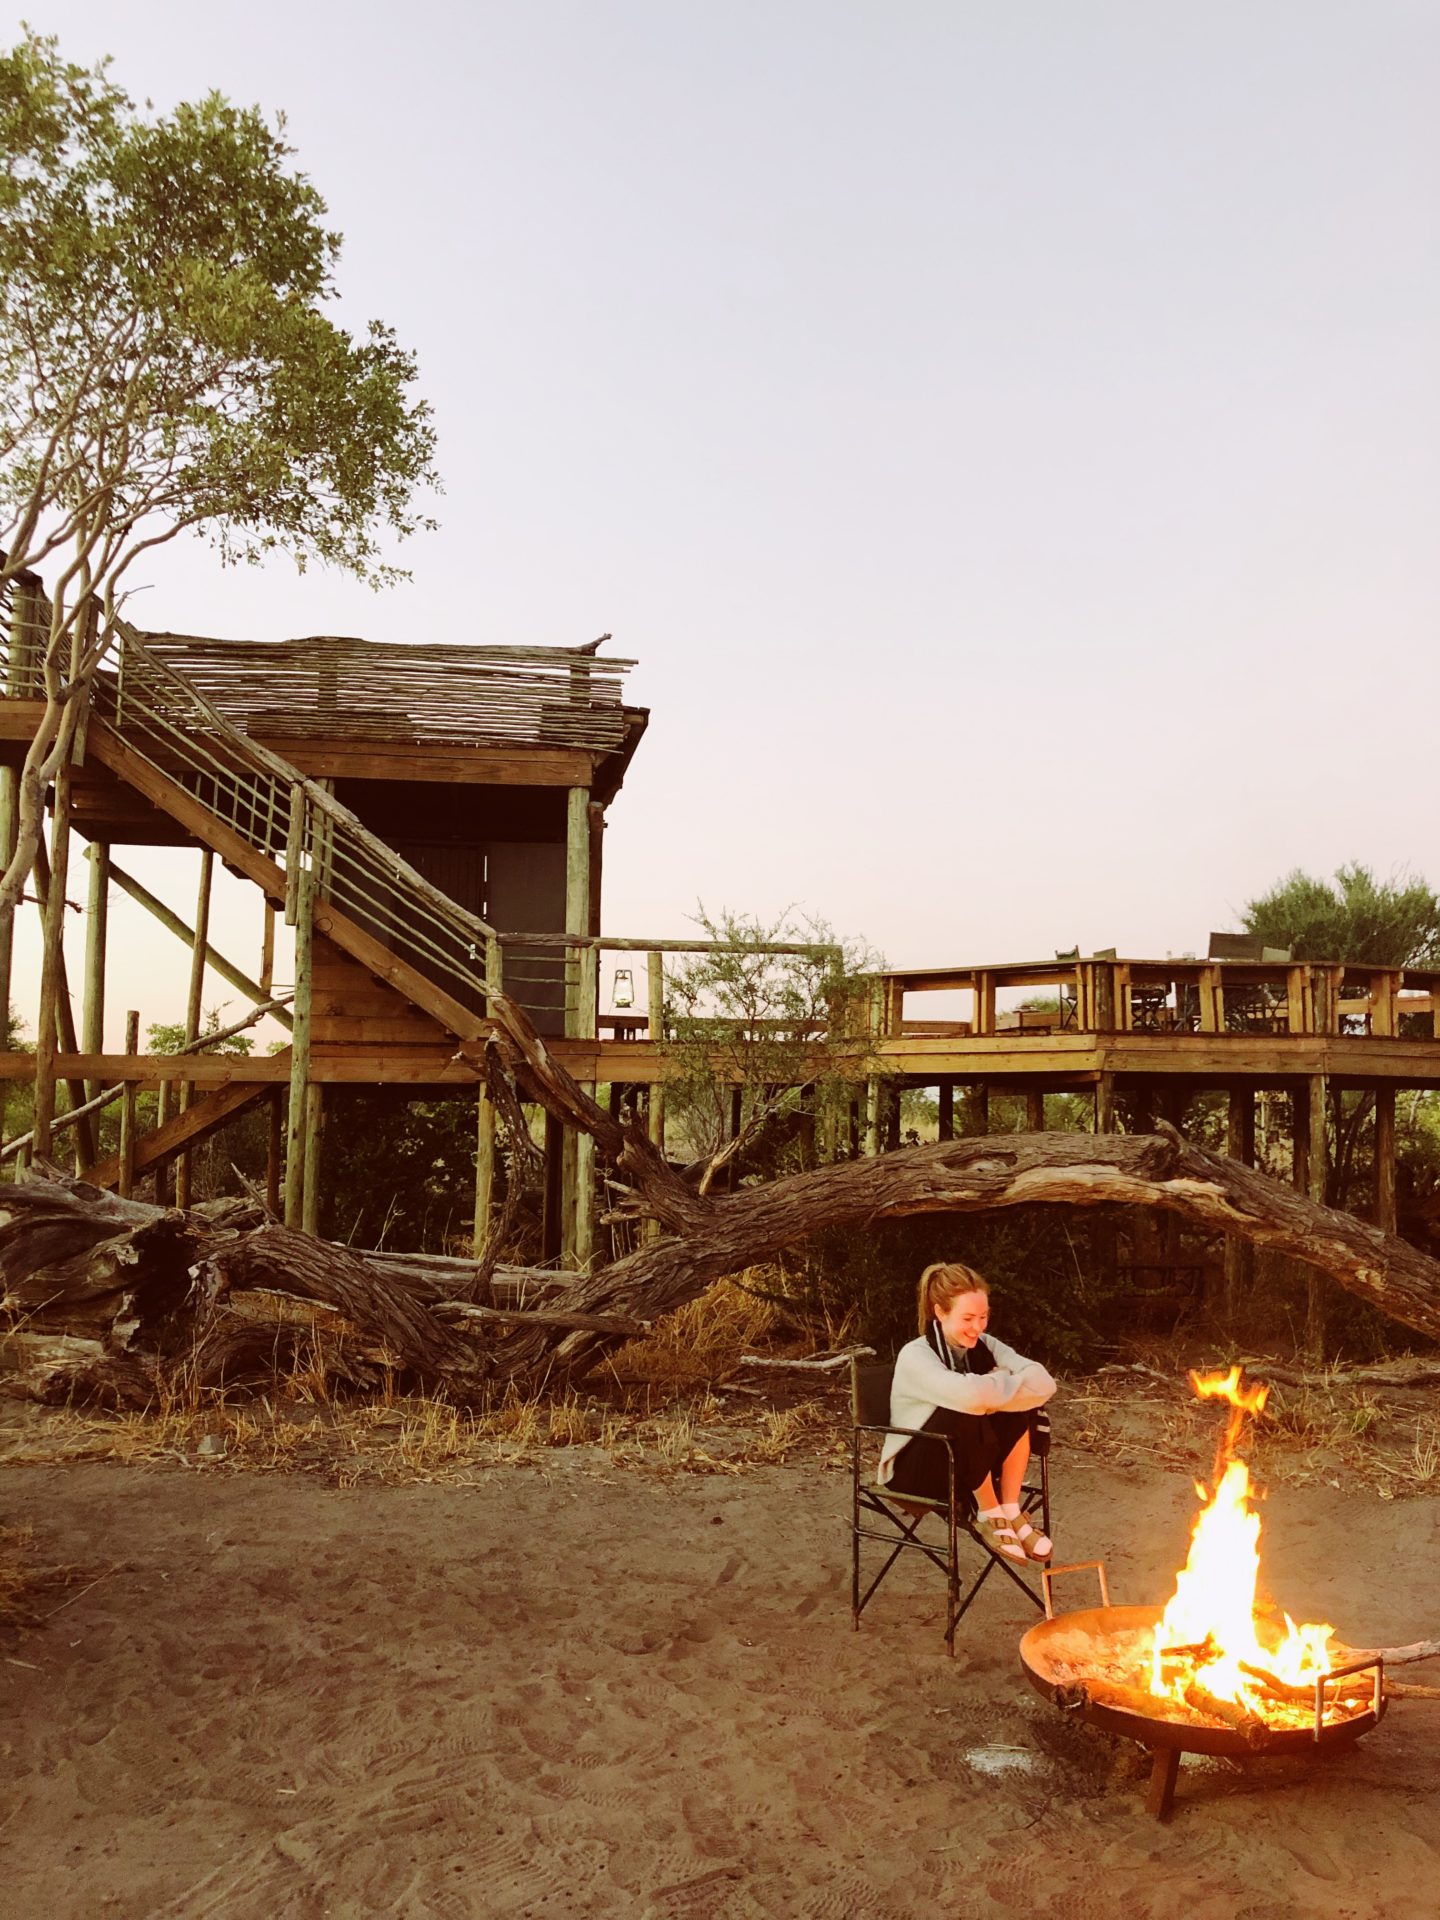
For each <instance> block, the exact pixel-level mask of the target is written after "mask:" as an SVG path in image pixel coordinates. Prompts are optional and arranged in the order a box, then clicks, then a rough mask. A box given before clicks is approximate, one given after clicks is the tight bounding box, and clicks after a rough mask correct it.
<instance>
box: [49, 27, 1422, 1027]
mask: <svg viewBox="0 0 1440 1920" xmlns="http://www.w3.org/2000/svg"><path fill="white" fill-rule="evenodd" d="M26 18H28V19H29V21H30V23H31V24H32V25H33V26H35V27H36V28H37V29H38V30H40V31H42V32H47V33H54V34H56V35H58V37H59V40H60V43H61V47H62V50H63V51H64V52H65V54H66V55H67V56H68V57H70V58H73V59H77V60H82V61H85V62H87V63H88V62H89V61H91V60H93V59H95V58H98V57H99V56H101V55H103V54H105V53H110V54H113V55H114V68H113V72H114V76H115V77H116V79H117V80H118V81H119V82H120V83H121V84H123V85H125V86H126V87H127V88H128V89H129V90H130V91H131V92H132V94H134V95H135V96H137V97H139V98H149V99H151V100H153V101H154V102H155V104H156V105H157V106H160V107H165V106H169V105H172V104H173V103H174V102H176V101H177V100H180V99H184V98H193V97H195V96H196V95H198V94H201V93H203V92H206V91H208V90H211V89H218V90H219V91H221V92H223V93H225V94H227V95H229V96H230V97H231V98H233V99H235V100H237V101H239V102H241V103H244V104H250V103H258V104H260V105H261V106H262V107H264V108H265V109H266V110H267V111H271V112H273V111H276V110H283V112H284V114H285V116H286V125H287V132H288V137H289V139H290V140H291V142H292V144H293V145H294V147H295V149H296V153H297V164H298V165H299V166H301V167H303V169H304V170H305V171H306V172H307V173H308V174H309V176H310V177H311V179H312V180H313V181H314V182H315V184H316V185H317V187H318V188H319V189H320V191H321V192H322V194H323V195H324V196H325V198H326V200H327V202H328V205H329V209H330V219H331V222H332V224H333V225H334V226H336V227H337V228H338V229H339V230H340V231H341V232H342V233H343V234H344V236H345V246H344V251H343V255H342V260H341V265H340V270H339V275H338V287H339V291H340V293H341V296H342V298H341V300H340V302H339V304H338V306H337V308H336V309H335V312H336V314H337V316H338V317H339V319H340V320H341V322H342V323H343V324H345V325H347V326H350V327H352V328H355V329H359V328H361V327H363V325H364V323H365V322H366V321H367V320H368V319H370V318H371V317H372V316H373V317H379V318H382V319H384V320H386V321H387V322H389V323H390V324H391V325H392V326H393V327H394V328H395V329H396V331H397V333H398V335H399V338H400V339H401V341H402V342H403V343H404V344H405V345H406V346H408V347H409V348H411V349H412V350H413V351H414V352H415V353H416V355H417V356H418V361H419V366H420V376H421V377H420V383H419V390H420V391H421V392H422V393H423V394H424V396H425V397H426V399H428V401H429V402H430V404H431V405H432V406H433V408H434V414H435V420H436V424H437V427H438V430H439V456H438V459H439V466H440V469H441V471H442V474H443V476H444V483H445V493H444V496H443V498H441V499H440V500H439V501H438V502H436V503H435V512H436V516H437V518H438V519H439V521H440V523H441V524H440V527H439V530H438V531H436V532H434V533H431V534H426V535H421V536H418V537H417V538H415V539H414V540H412V541H410V542H408V543H407V544H406V546H405V548H404V549H403V550H402V553H401V555H400V556H399V557H400V558H401V559H402V560H403V564H405V565H406V566H407V567H408V568H410V569H411V571H412V575H413V578H412V579H411V581H410V582H409V583H408V584H406V585H403V586H401V587H398V588H396V589H393V590H391V591H389V592H386V593H382V594H379V595H376V594H374V593H372V592H370V591H369V590H368V589H365V588H363V587H360V586H358V585H357V584H355V583H353V582H352V581H349V580H347V579H346V578H345V577H344V576H341V575H337V574H333V573H325V572H311V573H308V574H307V575H305V576H304V577H297V575H296V574H295V572H294V569H293V567H291V566H290V565H289V564H288V563H286V562H277V563H274V564H271V565H269V566H267V567H266V568H264V569H263V570H246V571H242V572H227V571H223V570H221V569H220V568H219V567H218V564H217V563H216V561H215V559H214V556H213V555H212V554H211V553H210V552H209V551H208V550H207V549H206V548H205V547H203V546H202V545H199V544H195V545H192V546H190V547H188V548H184V549H181V548H170V549H165V550H162V552H160V553H158V554H157V555H156V557H155V559H154V561H153V566H152V568H151V571H150V574H149V577H148V580H147V585H146V591H145V592H144V593H143V594H142V595H140V596H138V597H137V598H136V600H135V601H134V602H132V605H131V607H130V609H129V611H130V613H131V617H132V618H134V619H135V620H136V622H137V624H139V625H141V626H146V627H152V628H174V629H181V630H188V631H191V632H204V633H211V634H218V635H230V636H237V637H238V636H243V637H251V638H261V639H264V638H275V639H280V638H286V637H290V636H293V635H303V634H309V633H349V634H357V635H363V636H367V637H370V638H374V639H380V640H408V639H413V640H436V639H442V640H453V641H456V642H462V641H472V642H506V643H524V644H535V643H550V642H554V643H562V644H575V643H577V642H583V641H586V640H589V639H591V638H593V637H594V636H595V635H596V634H599V633H602V632H610V633H612V634H613V635H614V640H613V642H612V643H611V644H610V645H609V646H608V647H607V649H606V651H607V652H609V653H611V654H615V655H619V656H621V657H625V658H634V659H636V660H637V661H638V662H639V665H638V666H637V668H636V670H635V672H634V673H633V675H632V676H631V679H630V697H631V698H632V699H634V700H636V701H638V702H639V703H641V704H643V705H646V706H648V707H650V709H651V725H650V731H649V733H648V735H647V737H646V739H645V740H644V742H643V743H642V745H641V748H640V751H639V753H638V754H637V756H636V759H635V762H634V764H633V766H632V769H631V772H630V774H629V777H628V779H627V781H626V784H625V787H624V789H623V791H622V793H621V794H620V796H619V798H618V799H617V800H616V802H615V804H614V805H613V807H612V808H611V810H610V825H609V831H608V834H607V840H606V871H605V894H604V921H605V931H606V932H607V933H612V934H627V935H636V936H646V935H650V936H662V935H668V936H672V937H674V936H683V935H685V934H687V933H688V932H690V931H692V930H693V922H692V916H693V915H694V913H695V911H696V906H697V902H703V903H704V905H705V906H706V908H708V909H709V910H710V911H712V912H714V911H717V910H719V909H722V908H727V909H731V910H734V911H736V912H741V913H746V914H753V915H756V916H759V917H760V918H762V919H764V920H767V921H768V920H771V919H773V918H775V917H776V916H778V915H780V914H781V913H783V912H784V911H785V910H786V909H787V908H791V907H793V908H795V909H796V910H797V911H799V912H802V913H805V914H810V915H813V916H817V917H819V918H821V919H823V920H825V921H827V922H829V923H830V924H831V925H833V926H834V927H835V928H836V929H837V930H839V931H840V932H841V933H843V934H847V935H851V936H855V937H858V938H861V939H863V940H865V941H866V942H868V943H869V945H870V946H871V947H872V948H874V949H878V950H879V951H880V952H881V953H883V954H884V955H885V956H886V958H887V959H888V960H889V961H890V962H891V963H892V964H895V965H940V964H944V963H957V964H958V963H963V962H974V961H986V960H1000V959H1007V958H1014V959H1019V958H1029V957H1036V956H1043V955H1047V954H1049V953H1051V952H1052V951H1054V950H1055V949H1057V948H1068V947H1071V946H1073V945H1075V944H1077V943H1078V944H1079V945H1080V946H1081V947H1082V948H1083V949H1084V950H1086V951H1090V950H1092V949H1094V948H1095V947H1111V946H1114V947H1118V948H1119V949H1120V950H1121V951H1122V952H1127V953H1130V954H1136V955H1140V954H1147V955H1148V954H1154V955H1163V954H1165V953H1167V952H1172V951H1173V952H1175V953H1182V952H1189V951H1196V950H1198V951H1200V952H1202V953H1203V951H1204V947H1205V941H1206V938H1207V935H1208V933H1209V931H1210V930H1211V929H1212V928H1226V927H1230V926H1233V925H1234V924H1235V922H1236V918H1237V914H1238V911H1239V909H1240V908H1241V907H1242V906H1243V903H1244V902H1245V901H1246V900H1247V899H1249V898H1251V897H1253V896H1254V895H1255V894H1257V893H1259V892H1262V891H1263V890H1265V889H1266V888H1267V887H1268V886H1269V885H1270V883H1271V882H1273V881H1274V880H1276V879H1277V878H1279V877H1280V876H1281V875H1282V874H1284V873H1286V872H1287V871H1288V870H1290V869H1291V868H1294V867H1296V866H1300V867H1303V868H1305V869H1307V870H1310V871H1314V872H1320V873H1328V872H1331V871H1333V869H1334V868H1335V867H1336V866H1337V865H1339V864H1340V863H1341V862H1343V861H1348V860H1360V861H1363V862H1366V863H1368V864H1370V865H1372V866H1373V867H1375V868H1376V869H1378V870H1379V871H1380V872H1381V873H1382V874H1389V873H1390V872H1392V871H1396V870H1401V869H1407V868H1408V869H1411V870H1414V871H1417V872H1420V873H1422V874H1425V875H1426V876H1427V877H1428V878H1429V879H1430V880H1432V881H1436V882H1440V859H1437V857H1436V848H1435V844H1434V841H1435V834H1434V802H1435V788H1434V772H1433V764H1432V761H1433V741H1432V735H1433V725H1434V715H1435V713H1436V711H1437V699H1436V696H1437V693H1440V649H1437V647H1436V644H1435V631H1436V615H1437V603H1440V567H1437V558H1436V554H1437V548H1436V533H1435V530H1436V527H1437V524H1440V430H1437V429H1440V359H1437V350H1436V342H1437V340H1440V221H1437V187H1436V181H1437V178H1440V173H1437V166H1436V161H1437V152H1436V148H1437V133H1436V121H1435V116H1434V111H1433V103H1434V100H1435V98H1436V97H1437V93H1440V9H1437V8H1436V7H1435V6H1434V5H1433V4H1431V3H1430V0H1413V3H1411V0H1369V4H1367V5H1365V6H1363V7H1362V6H1359V5H1356V4H1354V0H1344V3H1343V4H1337V3H1335V0H1244V4H1233V3H1232V0H1204V4H1199V0H1167V3H1166V4H1164V5H1157V4H1155V0H1085V4H1084V5H1081V6H1076V5H1075V4H1074V3H1073V0H1029V3H1028V4H1026V5H1025V6H1023V7H1018V6H1008V7H1007V6H997V5H995V4H993V0H985V3H984V4H980V3H979V0H943V3H941V0H908V3H907V0H884V4H881V3H880V0H726V4H725V5H723V6H721V5H718V4H713V5H709V6H703V5H700V4H697V3H696V0H691V3H690V4H676V0H523V3H522V0H507V3H506V4H497V3H496V0H470V4H468V5H467V6H466V7H464V8H463V9H462V8H461V7H459V6H451V5H438V4H434V0H411V4H409V5H407V6H406V7H405V8H404V9H403V11H401V10H397V9H396V8H395V7H394V6H393V5H387V6H385V7H380V6H377V5H373V4H369V3H368V0H350V3H349V4H346V5H344V6H341V5H334V4H329V0H321V3H317V0H290V3H289V4H286V5H284V6H281V5H278V4H274V0H245V4H243V5H236V4H232V3H231V0H207V4H206V5H205V6H203V7H197V6H195V5H194V4H193V0H192V3H190V4H186V5H172V4H161V3H160V0H131V4H130V5H129V6H127V7H126V8H125V9H124V10H123V13H117V11H116V10H115V9H114V8H113V7H112V6H108V5H107V6H102V5H100V4H98V3H97V0H27V9H26ZM14 31H15V32H18V21H17V23H16V26H15V29H14ZM12 37H13V34H12ZM117 858H120V859H122V860H123V862H124V864H126V865H127V866H129V867H131V868H132V869H133V870H135V871H137V872H139V873H140V874H141V875H142V876H143V877H145V878H147V879H148V880H149V881H150V884H152V885H153V886H154V887H155V888H156V890H157V891H160V892H162V893H163V894H164V896H165V897H166V898H167V900H169V901H170V902H171V904H172V905H174V906H175V907H176V908H177V910H180V911H183V912H186V913H187V914H188V911H189V908H190V904H191V902H192V901H193V891H194V878H193V875H194V869H195V865H196V863H198V856H189V857H188V863H187V857H184V856H175V855H169V856H156V855H145V854H140V853H130V854H125V853H121V854H117ZM70 892H71V896H72V898H76V897H83V892H79V893H77V886H76V884H74V883H72V886H71V889H70ZM79 918H80V916H78V915H74V916H71V920H72V929H71V932H72V937H73V938H74V939H76V940H77V942H78V940H79V939H80V937H81V930H80V928H79V926H78V924H73V923H78V922H79ZM215 937H216V938H217V940H218V942H219V943H220V944H221V945H224V946H227V947H228V948H229V949H230V950H231V951H232V957H233V958H235V959H236V960H237V961H238V962H240V963H241V964H250V965H252V969H253V966H258V952H259V914H258V906H257V905H256V904H255V902H254V901H253V900H251V899H250V898H249V896H248V893H247V891H246V890H244V889H241V888H239V887H238V886H236V887H232V888H230V889H229V890H227V892H226V894H225V896H224V898H223V900H222V902H221V903H220V906H219V909H218V912H217V928H216V934H215ZM171 948H176V951H174V952H171V951H170V949H171ZM78 950H79V949H78V946H77V949H76V952H77V955H78ZM186 965H187V963H186V959H185V956H184V953H183V951H180V950H178V948H177V947H176V943H174V942H171V941H169V940H168V936H164V935H162V934H160V933H159V932H158V930H155V929H154V928H153V923H151V922H149V921H148V920H146V918H145V916H144V915H143V914H141V913H140V911H139V910H138V909H135V908H131V907H130V906H129V905H128V903H126V904H124V905H123V906H122V905H121V904H119V903H117V905H116V908H115V910H114V918H113V920H112V934H111V985H110V1006H111V1017H110V1021H109V1025H110V1027H111V1028H113V1029H115V1031H114V1033H112V1035H111V1043H112V1044H118V1031H119V1025H120V1023H121V1022H122V1021H123V1010H124V1007H125V1006H127V1005H130V1006H139V1008H140V1009H141V1012H142V1019H143V1020H145V1021H147V1022H148V1021H149V1020H152V1019H155V1020H159V1019H177V1018H180V1017H181V1010H182V1009H183V999H184V979H185V974H186ZM32 978H33V941H29V939H28V936H27V939H26V940H24V941H22V942H21V946H20V964H19V969H18V971H17V978H16V990H15V998H16V1001H17V1004H18V1005H19V1006H20V1008H21V1011H22V1012H24V1011H25V1010H26V1008H27V1006H28V1005H30V1003H31V1002H32V1001H33V986H29V987H27V981H29V980H31V979H32ZM229 997H230V990H229V989H228V988H225V987H223V985H220V984H219V983H215V986H214V991H213V993H212V992H211V991H209V990H207V994H206V999H207V1003H209V1002H211V1001H213V1002H214V1003H215V1004H220V1003H221V1002H222V1001H227V1000H228V999H229ZM232 1011H233V1010H232ZM32 1019H33V1016H32Z"/></svg>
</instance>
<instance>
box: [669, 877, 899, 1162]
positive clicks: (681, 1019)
mask: <svg viewBox="0 0 1440 1920" xmlns="http://www.w3.org/2000/svg"><path fill="white" fill-rule="evenodd" d="M695 920H696V924H697V925H698V926H699V927H700V928H701V930H702V933H703V935H704V938H705V941H706V942H707V946H708V950H707V951H703V952H699V953H697V954H696V955H695V956H694V957H693V958H691V959H689V960H687V961H685V962H684V963H683V964H682V965H680V966H678V967H676V968H675V969H674V970H673V971H672V972H671V974H670V976H669V977H668V979H667V980H666V990H665V1035H664V1039H663V1042H662V1045H663V1049H664V1051H665V1053H666V1054H667V1056H668V1057H669V1059H670V1061H671V1062H672V1063H673V1065H674V1066H675V1067H676V1068H677V1069H678V1074H677V1076H676V1077H675V1078H672V1079H670V1080H668V1081H667V1082H666V1088H665V1097H666V1110H667V1113H668V1114H669V1116H670V1117H671V1120H672V1122H673V1123H674V1124H675V1125H676V1127H677V1131H678V1132H679V1134H680V1135H681V1137H682V1138H683V1140H684V1142H685V1145H686V1147H687V1149H688V1151H689V1153H690V1154H691V1156H692V1157H693V1160H694V1163H695V1173H696V1176H697V1177H698V1181H699V1190H700V1192H701V1193H708V1192H709V1190H710V1188H711V1186H712V1185H713V1183H714V1182H715V1180H716V1179H717V1177H718V1176H719V1175H720V1174H721V1173H722V1172H726V1171H727V1170H728V1172H729V1175H730V1177H731V1179H732V1180H733V1178H734V1177H735V1175H736V1172H737V1170H738V1169H739V1168H740V1167H741V1165H742V1164H744V1163H745V1162H747V1161H748V1160H750V1159H752V1158H753V1157H754V1156H755V1155H756V1154H757V1153H759V1152H762V1151H765V1152H766V1157H767V1159H768V1161H769V1163H770V1165H769V1170H770V1171H772V1172H773V1171H775V1170H776V1168H777V1166H781V1165H784V1163H785V1161H786V1159H787V1157H788V1158H789V1159H790V1160H791V1161H792V1163H795V1164H798V1162H799V1160H801V1159H803V1158H805V1157H809V1156H811V1155H812V1154H813V1148H814V1135H815V1131H816V1125H817V1122H818V1123H819V1124H820V1125H821V1126H822V1127H823V1126H825V1125H826V1124H827V1123H828V1125H829V1129H830V1132H831V1136H832V1138H834V1137H835V1136H836V1135H837V1133H838V1119H837V1110H838V1108H839V1106H840V1105H841V1104H842V1102H843V1104H844V1106H845V1109H846V1111H847V1112H848V1105H849V1100H850V1098H851V1096H852V1093H853V1089H854V1084H855V1077H856V1073H857V1070H860V1069H861V1066H862V1063H863V1061H864V1059H865V1057H866V1055H867V1053H868V1052H869V1046H870V1041H869V1034H868V1023H867V1019H866V1013H867V1008H868V1005H869V998H870V991H871V981H870V978H869V975H870V974H871V973H872V972H873V971H874V969H875V967H876V966H877V965H878V962H877V961H876V959H875V957H874V956H873V955H872V954H870V953H868V952H863V951H861V949H859V948H858V947H856V946H855V945H854V944H853V943H846V942H844V941H841V940H837V938H836V936H835V934H834V931H833V930H832V929H831V928H830V927H829V926H828V925H826V924H824V923H823V922H820V921H816V920H805V919H800V920H797V919H795V918H793V917H792V916H791V915H790V914H788V913H786V914H782V915H781V916H780V917H779V918H778V919H777V920H776V921H775V922H774V923H773V924H772V925H770V926H766V925H764V924H762V923H761V922H760V921H758V920H756V919H753V918H750V917H748V916H745V915H740V914H734V913H731V912H728V911H722V912H721V913H719V914H718V915H717V916H715V917H714V918H713V919H712V918H711V916H710V915H709V914H707V913H706V911H705V908H704V906H703V905H702V906H700V907H699V908H698V910H697V912H696V915H695ZM767 1149H768V1151H766V1150H767ZM792 1149H798V1152H793V1151H791V1150H792Z"/></svg>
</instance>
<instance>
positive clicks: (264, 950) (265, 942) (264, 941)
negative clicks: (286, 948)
mask: <svg viewBox="0 0 1440 1920" xmlns="http://www.w3.org/2000/svg"><path fill="white" fill-rule="evenodd" d="M210 964H211V965H212V966H215V961H214V960H213V959H212V960H211V962H210ZM217 971H222V969H219V968H217ZM257 984H258V986H259V989H260V992H261V993H262V994H263V995H264V997H265V998H266V999H267V1000H268V999H269V998H270V996H271V992H272V990H273V988H274V984H275V903H274V902H273V901H272V900H267V901H266V902H265V919H264V923H263V925H262V927H261V930H260V979H259V981H258V982H257Z"/></svg>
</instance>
